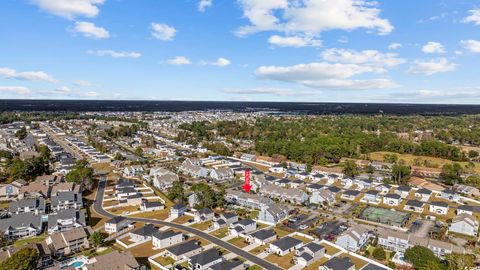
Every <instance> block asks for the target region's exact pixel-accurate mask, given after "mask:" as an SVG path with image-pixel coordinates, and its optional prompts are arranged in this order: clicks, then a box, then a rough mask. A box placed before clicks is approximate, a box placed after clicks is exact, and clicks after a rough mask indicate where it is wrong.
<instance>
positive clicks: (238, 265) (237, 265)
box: [208, 260, 245, 270]
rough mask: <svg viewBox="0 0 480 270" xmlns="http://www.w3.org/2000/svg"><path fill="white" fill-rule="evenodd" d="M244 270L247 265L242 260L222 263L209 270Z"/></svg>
mask: <svg viewBox="0 0 480 270" xmlns="http://www.w3.org/2000/svg"><path fill="white" fill-rule="evenodd" d="M225 269H228V270H244V269H245V265H244V264H243V262H242V261H240V260H231V261H226V260H225V261H222V262H220V263H217V264H214V265H212V266H210V267H209V268H208V270H225Z"/></svg>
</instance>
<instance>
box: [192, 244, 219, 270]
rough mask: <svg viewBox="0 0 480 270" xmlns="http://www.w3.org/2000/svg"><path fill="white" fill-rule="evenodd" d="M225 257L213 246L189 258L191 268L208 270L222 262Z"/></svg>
mask: <svg viewBox="0 0 480 270" xmlns="http://www.w3.org/2000/svg"><path fill="white" fill-rule="evenodd" d="M222 261H223V257H222V256H220V252H218V250H217V249H215V248H212V249H209V250H206V251H204V252H202V253H200V254H197V255H194V256H192V257H190V258H189V259H188V266H189V267H190V269H196V270H206V269H208V268H209V267H211V266H213V265H215V264H217V263H221V262H222Z"/></svg>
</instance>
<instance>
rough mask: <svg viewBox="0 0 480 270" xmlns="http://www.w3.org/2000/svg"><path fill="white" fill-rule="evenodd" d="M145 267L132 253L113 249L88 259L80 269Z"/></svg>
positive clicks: (135, 268) (125, 269) (136, 268)
mask: <svg viewBox="0 0 480 270" xmlns="http://www.w3.org/2000/svg"><path fill="white" fill-rule="evenodd" d="M144 268H145V267H144V266H142V265H140V264H139V263H138V262H137V260H136V259H135V257H133V255H132V253H130V252H129V251H127V252H119V251H116V250H115V251H113V252H110V253H107V254H103V255H99V256H97V257H94V258H92V259H90V260H89V261H88V264H85V265H84V266H83V267H82V270H103V269H123V270H141V269H144Z"/></svg>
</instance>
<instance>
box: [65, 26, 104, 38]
mask: <svg viewBox="0 0 480 270" xmlns="http://www.w3.org/2000/svg"><path fill="white" fill-rule="evenodd" d="M72 32H74V33H79V34H82V35H83V36H85V37H88V38H96V39H104V38H109V37H110V33H109V32H108V31H107V30H106V29H105V28H103V27H98V26H96V25H95V24H93V23H91V22H75V26H74V27H73V29H72Z"/></svg>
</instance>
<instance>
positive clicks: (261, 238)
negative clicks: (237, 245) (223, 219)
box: [246, 229, 277, 246]
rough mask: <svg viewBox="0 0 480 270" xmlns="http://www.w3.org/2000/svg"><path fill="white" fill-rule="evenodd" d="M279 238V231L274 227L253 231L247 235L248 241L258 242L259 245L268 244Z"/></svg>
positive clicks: (251, 242)
mask: <svg viewBox="0 0 480 270" xmlns="http://www.w3.org/2000/svg"><path fill="white" fill-rule="evenodd" d="M276 239H277V233H276V232H275V231H274V230H272V229H263V230H258V231H256V232H253V233H251V234H249V235H247V237H246V241H247V242H249V243H250V244H253V243H256V244H259V245H262V246H263V245H266V244H267V243H270V242H272V241H275V240H276Z"/></svg>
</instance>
